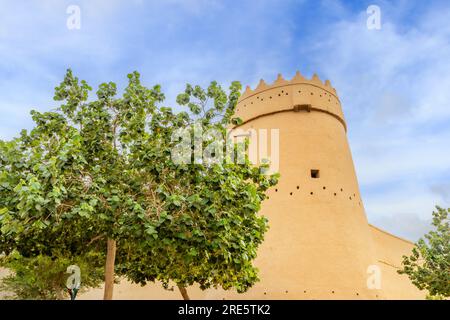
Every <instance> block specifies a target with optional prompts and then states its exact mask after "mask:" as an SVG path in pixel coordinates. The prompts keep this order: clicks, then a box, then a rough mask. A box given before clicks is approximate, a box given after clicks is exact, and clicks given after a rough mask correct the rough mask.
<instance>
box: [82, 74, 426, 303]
mask: <svg viewBox="0 0 450 320" xmlns="http://www.w3.org/2000/svg"><path fill="white" fill-rule="evenodd" d="M236 116H237V117H240V118H241V119H242V120H243V123H242V124H241V125H240V126H238V128H239V129H242V130H249V129H255V130H258V129H267V130H268V131H269V130H270V129H278V130H279V172H280V174H281V178H280V181H279V184H278V185H277V186H276V188H273V189H271V190H270V191H269V199H268V200H266V201H265V202H264V203H263V206H262V210H261V212H260V214H262V215H265V216H266V217H267V218H268V219H269V225H270V229H269V231H268V232H267V234H266V237H265V240H264V243H263V244H262V245H261V247H260V249H259V251H258V258H257V259H256V261H255V264H256V266H257V267H258V268H259V270H260V274H259V276H260V279H261V281H260V282H258V283H257V284H256V285H255V286H254V287H253V288H251V289H250V290H249V291H248V292H246V293H245V294H238V293H236V292H234V291H224V290H207V291H201V290H199V289H198V288H197V287H194V288H189V289H188V291H189V294H190V296H191V298H193V299H411V298H412V299H421V298H424V293H423V292H419V291H418V290H417V289H416V288H415V287H414V286H413V285H412V284H411V283H410V281H409V279H408V278H407V277H406V276H404V275H402V276H400V275H399V274H398V273H397V269H398V268H399V267H400V265H401V259H402V255H407V254H410V252H411V249H412V247H413V244H412V243H411V242H409V241H406V240H403V239H401V238H398V237H396V236H394V235H391V234H389V233H387V232H385V231H382V230H380V229H378V228H376V227H374V226H372V225H370V224H368V222H367V218H366V214H365V211H364V206H363V201H362V199H361V194H360V191H359V186H358V180H357V177H356V173H355V169H354V165H353V160H352V155H351V151H350V147H349V144H348V140H347V135H346V133H347V125H346V122H345V119H344V115H343V113H342V108H341V103H340V101H339V98H338V96H337V93H336V90H335V89H334V88H333V87H332V86H331V84H330V82H329V81H325V83H323V82H322V81H321V80H320V79H319V78H318V77H317V76H316V75H314V76H313V78H312V79H305V78H304V77H303V76H301V75H300V73H298V72H297V74H296V75H295V77H294V78H293V79H292V80H290V81H287V80H284V79H283V78H282V76H281V75H280V76H278V79H277V80H276V81H275V82H274V83H273V84H271V85H268V84H266V83H265V82H264V81H263V80H261V81H260V83H259V85H258V86H257V88H256V89H255V90H251V89H250V88H249V87H247V89H246V90H245V92H244V93H243V95H242V96H241V98H240V100H239V103H238V105H237V108H236ZM252 131H254V130H252ZM269 132H270V131H269ZM269 136H270V135H269ZM270 149H271V147H270V144H269V147H268V150H270ZM377 276H378V278H377V279H378V283H377V281H374V282H372V281H371V279H373V277H377ZM368 282H369V283H370V284H371V285H370V284H369V286H368ZM377 284H378V285H379V288H377ZM96 297H101V290H95V291H92V292H90V293H89V294H87V295H86V298H96ZM114 297H115V298H116V299H121V298H122V299H180V298H181V296H180V294H179V293H178V292H177V291H174V292H170V291H167V290H163V289H162V288H161V286H160V285H159V284H151V285H147V286H145V287H144V288H142V287H139V286H137V285H131V284H129V283H126V282H122V284H121V285H119V286H117V288H116V289H115V293H114Z"/></svg>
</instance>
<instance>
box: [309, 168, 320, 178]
mask: <svg viewBox="0 0 450 320" xmlns="http://www.w3.org/2000/svg"><path fill="white" fill-rule="evenodd" d="M319 177H320V172H319V170H317V169H311V178H313V179H317V178H319Z"/></svg>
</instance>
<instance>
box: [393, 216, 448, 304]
mask: <svg viewBox="0 0 450 320" xmlns="http://www.w3.org/2000/svg"><path fill="white" fill-rule="evenodd" d="M449 212H450V209H443V208H440V207H436V211H434V212H433V220H432V225H433V230H431V231H430V232H429V233H427V234H426V235H425V236H424V238H421V239H419V241H418V242H417V243H416V244H415V247H414V248H413V251H412V254H411V255H410V256H404V257H403V263H402V264H403V266H402V269H401V270H399V273H400V274H407V275H408V277H409V278H410V279H411V281H412V283H413V284H414V285H415V286H416V287H417V288H419V289H420V290H427V291H428V293H429V298H444V297H450V220H449Z"/></svg>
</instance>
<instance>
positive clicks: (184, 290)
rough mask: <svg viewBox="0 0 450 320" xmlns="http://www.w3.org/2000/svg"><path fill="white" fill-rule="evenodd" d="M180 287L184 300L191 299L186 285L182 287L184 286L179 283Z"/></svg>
mask: <svg viewBox="0 0 450 320" xmlns="http://www.w3.org/2000/svg"><path fill="white" fill-rule="evenodd" d="M178 289H180V292H181V295H182V296H183V299H184V300H191V299H190V298H189V295H188V293H187V290H186V288H185V287H182V286H180V285H178Z"/></svg>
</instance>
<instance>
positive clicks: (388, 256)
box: [369, 225, 426, 299]
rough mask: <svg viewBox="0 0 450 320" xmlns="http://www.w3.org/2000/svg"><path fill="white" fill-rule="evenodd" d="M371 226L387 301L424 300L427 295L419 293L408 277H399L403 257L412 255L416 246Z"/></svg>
mask: <svg viewBox="0 0 450 320" xmlns="http://www.w3.org/2000/svg"><path fill="white" fill-rule="evenodd" d="M369 226H370V231H371V233H372V237H373V241H374V244H375V254H376V257H377V260H378V261H377V265H378V266H379V267H380V270H381V288H382V292H383V296H384V298H386V299H424V298H425V295H426V293H425V292H424V291H419V290H418V289H417V288H416V287H415V286H414V285H413V284H412V283H411V281H410V280H409V279H408V277H407V276H406V275H399V274H398V273H397V270H398V269H399V268H400V267H401V262H402V257H403V256H404V255H407V256H409V255H411V250H412V248H413V247H414V244H413V243H412V242H410V241H408V240H405V239H402V238H399V237H397V236H394V235H392V234H390V233H388V232H386V231H384V230H381V229H379V228H377V227H375V226H373V225H369Z"/></svg>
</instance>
